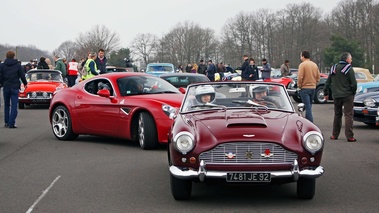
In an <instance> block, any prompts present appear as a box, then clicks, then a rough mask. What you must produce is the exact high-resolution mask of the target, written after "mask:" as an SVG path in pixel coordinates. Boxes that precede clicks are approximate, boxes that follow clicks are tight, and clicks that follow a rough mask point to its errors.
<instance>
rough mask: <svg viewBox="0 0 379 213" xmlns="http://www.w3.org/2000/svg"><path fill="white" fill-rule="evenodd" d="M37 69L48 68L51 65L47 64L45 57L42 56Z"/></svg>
mask: <svg viewBox="0 0 379 213" xmlns="http://www.w3.org/2000/svg"><path fill="white" fill-rule="evenodd" d="M37 69H46V70H48V69H49V65H47V63H46V58H45V57H41V58H40V59H39V62H38V65H37Z"/></svg>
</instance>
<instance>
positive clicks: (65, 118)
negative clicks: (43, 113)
mask: <svg viewBox="0 0 379 213" xmlns="http://www.w3.org/2000/svg"><path fill="white" fill-rule="evenodd" d="M51 128H52V130H53V133H54V135H55V137H56V138H58V139H59V140H63V141H66V140H74V139H76V138H77V137H78V135H77V134H74V133H73V131H72V121H71V116H70V113H69V112H68V110H67V108H66V107H64V106H58V107H57V108H55V109H54V111H53V115H52V117H51Z"/></svg>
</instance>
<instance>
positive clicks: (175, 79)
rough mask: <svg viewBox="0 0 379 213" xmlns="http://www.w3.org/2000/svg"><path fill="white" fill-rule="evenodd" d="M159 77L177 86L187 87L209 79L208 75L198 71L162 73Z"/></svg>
mask: <svg viewBox="0 0 379 213" xmlns="http://www.w3.org/2000/svg"><path fill="white" fill-rule="evenodd" d="M159 77H160V78H162V79H164V80H166V81H167V82H169V83H170V84H172V85H174V87H176V88H180V87H183V88H187V86H188V85H190V84H192V83H200V82H208V81H209V78H208V77H207V76H205V75H203V74H197V73H169V74H162V75H160V76H159Z"/></svg>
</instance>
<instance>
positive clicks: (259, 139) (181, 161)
mask: <svg viewBox="0 0 379 213" xmlns="http://www.w3.org/2000/svg"><path fill="white" fill-rule="evenodd" d="M298 110H299V112H303V110H304V104H299V105H298ZM168 143H169V144H168V161H169V172H170V184H171V192H172V195H173V197H174V198H175V199H176V200H185V199H189V198H190V196H191V189H192V183H193V182H204V183H210V184H214V183H220V182H221V183H224V184H225V183H226V184H231V185H236V184H242V185H244V184H260V185H261V184H283V183H291V182H296V183H297V196H298V197H299V198H303V199H312V198H313V196H314V194H315V189H316V178H318V177H320V176H321V175H322V174H323V173H324V169H323V167H322V166H321V158H322V153H323V147H324V137H323V134H322V133H321V131H320V129H319V128H318V127H317V126H316V125H314V124H313V123H312V122H309V121H308V120H307V119H305V118H304V117H303V116H302V113H297V112H296V111H295V109H294V106H293V105H292V102H291V101H290V97H289V96H288V94H287V92H286V88H285V87H284V86H283V85H282V84H278V83H265V82H251V83H249V82H219V83H217V82H210V83H199V84H192V85H189V87H188V89H187V92H186V95H185V98H184V100H183V104H182V106H181V108H180V111H179V112H178V113H177V114H176V117H175V120H174V123H173V126H172V128H171V130H170V132H169V142H168Z"/></svg>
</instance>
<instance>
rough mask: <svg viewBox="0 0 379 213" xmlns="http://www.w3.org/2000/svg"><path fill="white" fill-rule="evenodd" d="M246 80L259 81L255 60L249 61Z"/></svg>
mask: <svg viewBox="0 0 379 213" xmlns="http://www.w3.org/2000/svg"><path fill="white" fill-rule="evenodd" d="M245 74H246V75H245V79H246V80H248V81H255V80H258V79H259V78H258V67H257V66H255V61H254V59H253V58H250V60H249V66H248V67H247V68H246V72H245Z"/></svg>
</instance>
